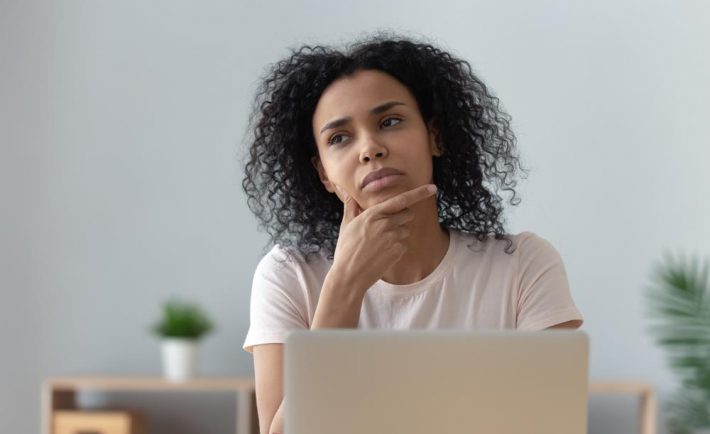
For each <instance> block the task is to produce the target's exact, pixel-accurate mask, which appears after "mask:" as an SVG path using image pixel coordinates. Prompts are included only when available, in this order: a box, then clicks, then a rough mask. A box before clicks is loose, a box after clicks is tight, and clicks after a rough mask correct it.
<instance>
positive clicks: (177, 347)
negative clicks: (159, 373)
mask: <svg viewBox="0 0 710 434" xmlns="http://www.w3.org/2000/svg"><path fill="white" fill-rule="evenodd" d="M161 344H162V345H161V350H162V356H163V375H164V376H165V378H166V379H167V380H170V381H185V380H188V379H190V378H193V377H195V374H196V372H197V341H196V340H194V339H179V338H164V339H163V340H162V343H161Z"/></svg>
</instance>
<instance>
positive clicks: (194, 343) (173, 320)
mask: <svg viewBox="0 0 710 434" xmlns="http://www.w3.org/2000/svg"><path fill="white" fill-rule="evenodd" d="M213 328H214V327H213V324H212V321H210V319H209V318H208V317H207V315H206V314H205V313H204V312H203V311H202V310H201V309H200V308H199V307H198V306H197V305H196V304H194V303H188V302H185V301H181V300H178V299H172V300H168V301H167V302H165V303H164V304H163V315H162V318H160V320H159V321H158V322H156V323H155V324H154V325H153V326H152V331H153V333H155V334H156V335H158V336H159V337H160V338H161V340H162V342H161V350H162V360H163V372H164V375H165V377H166V378H167V379H169V380H173V381H183V380H187V379H189V378H192V377H194V376H195V373H196V371H197V349H198V343H199V341H200V339H202V338H203V337H204V336H205V335H207V334H208V333H209V332H210V331H212V330H213Z"/></svg>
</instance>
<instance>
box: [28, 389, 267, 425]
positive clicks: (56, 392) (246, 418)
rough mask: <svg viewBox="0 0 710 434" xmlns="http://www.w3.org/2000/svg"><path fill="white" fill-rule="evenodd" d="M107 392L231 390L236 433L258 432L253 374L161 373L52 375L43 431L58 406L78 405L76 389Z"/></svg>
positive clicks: (44, 392) (44, 405)
mask: <svg viewBox="0 0 710 434" xmlns="http://www.w3.org/2000/svg"><path fill="white" fill-rule="evenodd" d="M81 390H93V391H104V392H149V393H150V392H171V393H172V392H175V393H195V392H200V393H202V392H210V393H231V394H234V395H235V397H236V434H259V424H258V417H257V413H256V396H255V393H254V390H255V389H254V379H253V378H237V377H200V378H194V379H190V380H186V381H181V382H173V381H168V380H166V379H164V378H161V377H98V376H74V377H57V378H49V379H47V380H45V381H44V383H43V384H42V433H43V434H54V433H53V432H52V417H53V414H54V412H55V411H57V410H73V409H76V408H77V407H76V393H77V392H79V391H81Z"/></svg>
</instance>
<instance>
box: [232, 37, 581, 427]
mask: <svg viewBox="0 0 710 434" xmlns="http://www.w3.org/2000/svg"><path fill="white" fill-rule="evenodd" d="M509 121H510V117H509V116H508V115H507V114H505V113H504V112H503V111H502V110H501V109H500V107H499V103H498V99H497V98H495V97H494V96H492V94H491V93H490V92H489V91H488V89H487V88H486V86H485V85H484V84H483V83H482V82H481V81H480V80H479V79H478V78H477V77H476V76H475V75H474V74H473V73H472V71H471V68H470V65H469V64H468V63H467V62H465V61H462V60H458V59H456V58H455V57H453V56H451V55H450V54H448V53H446V52H444V51H441V50H440V49H438V48H435V47H434V46H432V45H430V44H427V43H421V42H415V41H412V40H408V39H406V38H401V37H396V36H395V37H392V36H387V35H383V34H380V35H375V36H373V37H371V38H367V39H364V40H362V41H359V42H356V43H354V44H352V45H351V46H350V47H348V49H347V50H345V52H340V51H337V50H334V49H331V48H325V47H321V46H316V47H310V46H304V47H302V48H301V49H300V50H298V51H295V52H293V53H292V55H291V56H290V57H289V58H287V59H284V60H282V61H281V62H279V63H277V64H276V65H274V66H273V68H272V70H271V71H270V72H269V74H268V76H267V77H266V79H265V80H264V82H263V85H262V87H261V88H260V90H259V93H258V95H257V99H256V104H255V109H254V114H253V115H252V118H251V125H250V130H253V131H254V139H253V142H252V145H251V149H250V159H249V161H248V162H247V164H246V176H245V179H244V181H243V183H242V186H243V187H244V190H245V192H246V194H247V197H248V203H249V206H250V208H251V210H252V211H253V212H254V213H255V214H256V216H257V217H258V218H259V219H260V221H261V224H260V227H262V228H265V229H266V230H267V231H268V233H269V234H270V235H271V239H272V242H273V244H274V246H273V248H272V249H271V250H270V251H269V252H268V253H267V254H266V255H265V256H264V257H263V259H262V260H261V261H260V263H259V265H258V267H257V269H256V272H255V275H254V281H253V286H252V294H251V310H250V315H251V319H250V320H251V324H250V328H249V332H248V333H247V337H246V340H245V342H244V349H245V350H247V351H250V352H253V354H254V371H255V376H256V396H257V409H258V414H259V422H260V426H261V432H262V433H267V432H279V433H280V432H282V429H283V416H282V411H283V399H284V397H283V389H282V381H283V377H282V369H283V343H284V342H285V339H286V336H287V335H288V333H289V332H290V331H292V330H295V329H320V328H333V327H351V328H354V327H359V328H427V329H436V328H465V329H479V328H494V329H504V328H509V329H520V330H542V329H546V328H551V327H568V328H577V327H579V326H580V325H581V324H582V322H583V319H582V315H581V314H580V312H579V310H578V309H577V307H576V306H575V304H574V301H573V300H572V297H571V294H570V290H569V285H568V282H567V275H566V272H565V268H564V265H563V263H562V259H561V257H560V255H559V254H558V252H557V251H556V250H555V248H554V247H553V246H552V245H551V244H550V243H548V242H547V241H546V240H545V239H543V238H541V237H539V236H537V235H536V234H534V233H532V232H522V233H520V234H517V235H510V234H506V233H505V231H504V228H503V222H504V221H503V218H502V212H503V206H502V199H501V197H500V196H499V195H498V194H497V193H496V192H495V188H494V187H495V186H497V187H501V188H503V189H504V190H507V191H510V192H512V198H511V200H510V203H511V204H513V205H517V204H518V203H519V200H518V201H516V200H515V191H514V190H513V187H514V186H515V185H516V181H515V180H514V176H515V174H516V173H517V170H518V169H519V168H520V164H519V161H518V157H517V155H516V148H515V136H514V135H513V132H512V131H511V129H510V124H509ZM521 170H524V169H521ZM267 428H268V429H267Z"/></svg>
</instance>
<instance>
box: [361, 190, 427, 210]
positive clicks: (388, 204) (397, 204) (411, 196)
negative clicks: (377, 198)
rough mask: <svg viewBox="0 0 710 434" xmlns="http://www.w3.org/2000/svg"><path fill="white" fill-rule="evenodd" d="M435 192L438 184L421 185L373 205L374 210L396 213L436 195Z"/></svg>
mask: <svg viewBox="0 0 710 434" xmlns="http://www.w3.org/2000/svg"><path fill="white" fill-rule="evenodd" d="M435 193H436V186H435V185H434V184H425V185H421V186H419V187H417V188H415V189H412V190H409V191H406V192H404V193H402V194H398V195H397V196H395V197H391V198H389V199H387V200H386V201H384V202H381V203H378V204H377V205H375V206H373V207H372V208H374V210H373V212H377V213H384V214H394V213H396V212H399V211H401V210H403V209H404V208H408V207H410V206H411V205H413V204H415V203H417V202H420V201H422V200H424V199H426V198H428V197H430V196H432V195H434V194H435Z"/></svg>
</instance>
